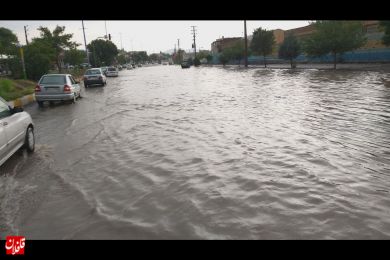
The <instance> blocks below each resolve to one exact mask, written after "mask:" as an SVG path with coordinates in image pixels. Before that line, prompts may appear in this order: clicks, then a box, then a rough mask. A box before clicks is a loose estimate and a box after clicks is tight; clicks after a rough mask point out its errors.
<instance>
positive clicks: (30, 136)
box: [24, 126, 35, 153]
mask: <svg viewBox="0 0 390 260" xmlns="http://www.w3.org/2000/svg"><path fill="white" fill-rule="evenodd" d="M24 147H25V148H26V149H27V152H29V153H32V152H34V150H35V135H34V129H33V128H32V126H29V127H28V128H27V131H26V138H25V140H24Z"/></svg>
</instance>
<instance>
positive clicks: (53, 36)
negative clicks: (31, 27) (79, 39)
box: [38, 25, 79, 73]
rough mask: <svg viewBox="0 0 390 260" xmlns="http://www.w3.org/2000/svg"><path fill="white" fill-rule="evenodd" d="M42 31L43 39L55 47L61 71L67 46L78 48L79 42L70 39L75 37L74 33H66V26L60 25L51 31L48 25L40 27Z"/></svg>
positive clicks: (59, 70)
mask: <svg viewBox="0 0 390 260" xmlns="http://www.w3.org/2000/svg"><path fill="white" fill-rule="evenodd" d="M38 30H39V31H41V38H40V40H41V41H44V42H46V43H48V45H49V46H50V47H51V48H53V49H54V53H55V62H56V64H57V67H58V72H59V73H61V70H62V68H61V60H62V57H63V52H64V50H65V49H67V48H76V47H77V46H78V45H79V44H77V43H76V42H72V41H70V39H71V38H72V37H73V34H72V33H67V34H65V33H64V32H65V26H58V25H57V27H56V28H55V29H54V30H53V32H51V31H50V30H49V29H48V28H47V27H42V26H41V27H39V28H38Z"/></svg>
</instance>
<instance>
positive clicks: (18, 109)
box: [11, 107, 24, 114]
mask: <svg viewBox="0 0 390 260" xmlns="http://www.w3.org/2000/svg"><path fill="white" fill-rule="evenodd" d="M23 111H24V109H23V107H14V108H12V109H11V112H12V114H15V113H20V112H23Z"/></svg>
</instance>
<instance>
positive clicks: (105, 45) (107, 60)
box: [87, 39, 119, 67]
mask: <svg viewBox="0 0 390 260" xmlns="http://www.w3.org/2000/svg"><path fill="white" fill-rule="evenodd" d="M87 47H88V50H89V52H90V61H91V64H92V66H94V67H101V66H102V64H104V65H106V66H110V65H111V64H112V63H113V62H114V60H115V57H116V56H117V55H118V52H119V51H118V48H117V47H116V45H115V44H114V43H112V42H111V41H107V40H103V39H96V40H93V41H92V42H91V43H90V44H88V45H87Z"/></svg>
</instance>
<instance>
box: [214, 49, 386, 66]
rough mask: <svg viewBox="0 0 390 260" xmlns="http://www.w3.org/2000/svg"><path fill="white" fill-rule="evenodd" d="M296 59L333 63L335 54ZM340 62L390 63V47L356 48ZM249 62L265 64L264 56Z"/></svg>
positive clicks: (271, 60) (269, 59)
mask: <svg viewBox="0 0 390 260" xmlns="http://www.w3.org/2000/svg"><path fill="white" fill-rule="evenodd" d="M218 57H219V55H218V54H214V55H213V60H212V63H213V64H220V62H219V59H218ZM266 59H267V63H268V64H275V63H287V62H289V61H286V60H282V59H278V58H277V57H272V56H267V57H266ZM294 61H295V62H302V63H311V62H312V63H332V62H333V55H330V54H327V55H324V56H322V57H317V58H312V57H308V56H306V55H304V54H301V55H299V56H298V57H297V58H296V59H294ZM338 62H345V63H370V62H372V63H374V62H389V63H390V48H383V49H367V50H356V51H350V52H346V53H344V54H343V55H341V56H339V57H338ZM241 63H243V60H242V61H241ZM248 63H249V64H252V65H255V64H264V58H263V57H262V56H250V57H248ZM229 64H238V61H231V62H229Z"/></svg>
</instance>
